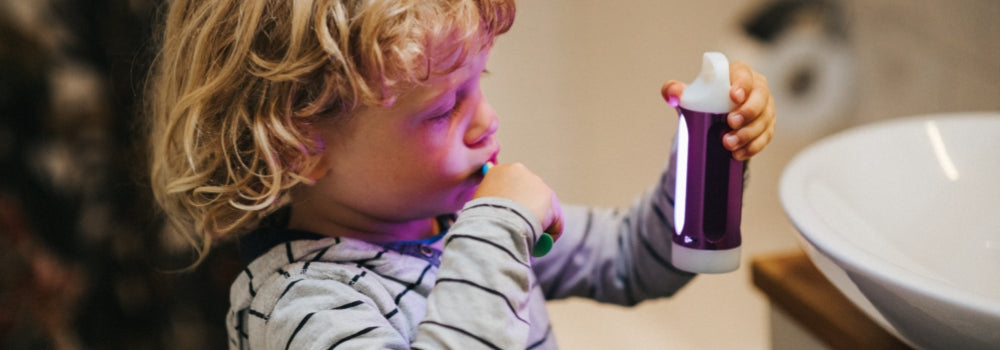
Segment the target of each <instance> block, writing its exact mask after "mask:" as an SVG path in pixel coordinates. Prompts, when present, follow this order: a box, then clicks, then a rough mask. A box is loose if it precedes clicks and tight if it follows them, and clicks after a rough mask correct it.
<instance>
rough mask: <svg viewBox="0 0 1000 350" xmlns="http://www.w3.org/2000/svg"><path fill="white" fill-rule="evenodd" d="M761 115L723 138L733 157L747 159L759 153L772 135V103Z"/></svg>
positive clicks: (773, 123)
mask: <svg viewBox="0 0 1000 350" xmlns="http://www.w3.org/2000/svg"><path fill="white" fill-rule="evenodd" d="M762 115H764V116H765V117H760V118H757V119H755V120H754V122H753V123H750V124H749V125H746V126H744V127H743V128H740V129H737V130H734V131H731V132H730V133H728V134H727V135H726V136H725V138H724V139H723V144H724V145H725V147H726V148H727V149H729V150H731V151H733V158H736V159H737V160H741V161H742V160H747V159H749V158H750V157H753V156H754V155H756V154H757V153H760V151H762V150H763V149H764V147H765V146H767V144H768V143H770V142H771V139H772V138H773V136H774V126H775V118H774V104H773V103H770V104H768V108H766V109H765V110H764V111H763V112H762Z"/></svg>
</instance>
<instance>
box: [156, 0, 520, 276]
mask: <svg viewBox="0 0 1000 350" xmlns="http://www.w3.org/2000/svg"><path fill="white" fill-rule="evenodd" d="M514 13H515V6H514V3H513V0H435V1H429V0H398V1H379V0H294V1H293V0H213V1H202V0H174V1H173V2H172V4H171V5H170V9H169V12H168V13H167V17H166V22H165V24H164V28H163V30H162V31H161V32H162V37H160V38H159V40H160V41H161V45H162V49H161V51H160V53H159V55H158V56H157V58H156V61H155V64H154V68H153V70H152V71H151V76H150V79H149V81H148V86H149V87H148V105H149V110H150V112H149V114H150V115H151V117H152V120H151V125H150V142H151V144H150V147H151V148H150V149H151V160H152V165H151V171H152V173H151V182H152V188H153V193H154V196H155V198H156V201H157V203H158V204H159V205H160V207H161V208H162V209H163V211H164V212H165V214H166V217H167V218H168V221H169V223H170V224H171V226H172V228H173V230H174V231H175V232H176V233H178V234H180V235H181V237H183V238H184V239H185V240H186V241H187V242H188V243H189V244H190V245H191V246H192V247H194V249H195V251H196V253H197V257H198V260H197V261H196V262H195V263H194V265H198V264H199V263H200V262H201V261H203V260H204V258H205V256H206V255H207V254H208V251H209V250H210V248H211V246H212V242H213V239H218V238H222V237H227V236H232V235H234V234H239V233H242V232H245V231H248V230H250V229H253V228H254V227H256V226H257V225H258V223H259V222H260V219H261V218H263V217H264V216H266V215H268V214H269V213H271V212H273V211H274V210H276V209H278V208H279V207H281V206H282V205H283V204H284V202H285V201H286V197H287V193H288V191H289V189H291V188H292V187H294V186H296V185H298V184H301V183H309V182H310V180H309V179H308V178H306V177H305V176H303V175H302V174H307V173H308V172H309V171H310V170H311V169H312V168H313V167H314V166H315V165H316V163H317V161H318V158H319V157H318V156H317V155H318V153H319V152H320V151H321V150H322V147H323V142H322V140H319V139H318V137H317V136H316V135H314V134H313V133H311V132H310V128H309V127H308V125H309V124H311V123H315V122H317V121H319V120H322V119H328V118H343V117H348V116H350V115H351V114H352V112H353V111H355V110H357V109H358V108H359V107H361V106H372V105H378V104H387V103H389V102H390V101H392V100H393V99H394V98H395V96H397V95H398V94H400V93H402V91H404V90H405V89H406V87H407V86H412V84H420V83H422V82H424V81H426V80H427V78H429V77H430V76H431V75H433V74H438V73H443V72H447V71H449V70H452V69H455V68H457V67H458V66H459V65H460V64H461V63H463V61H464V57H467V56H468V55H470V54H474V53H476V52H478V51H479V50H482V49H484V48H485V47H487V46H489V45H492V42H493V40H494V38H495V37H496V36H498V35H500V34H502V33H504V32H506V31H507V30H508V29H509V28H510V26H511V24H512V23H513V20H514ZM456 55H457V56H456ZM441 57H459V59H458V60H453V59H449V60H448V61H449V62H453V63H452V64H450V65H449V66H441V65H440V64H435V61H436V60H438V59H439V58H441Z"/></svg>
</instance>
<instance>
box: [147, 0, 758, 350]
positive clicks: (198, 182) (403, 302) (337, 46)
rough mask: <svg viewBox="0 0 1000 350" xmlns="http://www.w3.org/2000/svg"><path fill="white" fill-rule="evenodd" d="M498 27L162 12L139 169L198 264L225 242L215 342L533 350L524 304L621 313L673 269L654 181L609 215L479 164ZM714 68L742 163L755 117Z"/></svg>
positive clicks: (483, 18) (385, 12)
mask: <svg viewBox="0 0 1000 350" xmlns="http://www.w3.org/2000/svg"><path fill="white" fill-rule="evenodd" d="M513 19H514V4H513V3H512V1H504V0H480V1H473V0H453V1H443V0H442V1H427V0H414V1H405V0H400V1H369V2H362V1H357V2H355V1H337V0H314V1H284V0H274V1H263V0H262V1H243V0H225V1H223V0H219V1H195V0H175V1H174V2H173V4H172V6H171V9H170V13H169V15H168V18H167V23H166V28H165V32H164V37H163V40H164V42H163V51H162V53H161V55H160V56H159V61H158V62H157V70H156V71H155V72H154V74H155V75H154V80H153V81H152V85H151V86H152V95H151V96H152V99H153V101H152V107H153V108H152V114H153V116H154V125H153V132H152V136H153V140H152V142H153V144H152V147H153V167H152V181H153V187H154V190H155V193H156V197H157V200H158V202H159V204H160V205H161V206H162V207H163V208H164V209H165V211H166V213H167V214H168V217H169V218H170V219H171V221H172V223H173V224H174V227H175V228H176V229H177V231H178V232H179V233H181V234H183V235H185V237H187V238H188V239H189V240H190V242H191V243H192V245H194V246H195V247H196V248H197V249H198V252H199V255H200V256H201V257H204V255H205V254H207V253H208V250H209V248H210V246H211V244H212V242H213V241H215V240H217V239H224V238H229V237H235V236H239V239H240V244H241V247H242V248H243V251H242V253H243V254H244V255H245V260H246V261H245V263H246V268H245V270H244V271H243V272H242V273H241V274H240V275H239V276H238V277H237V278H236V281H235V282H234V283H233V286H232V290H231V308H230V313H229V315H228V322H227V323H228V329H229V341H230V348H233V349H237V348H239V349H245V348H258V349H261V348H283V349H289V348H336V347H338V346H340V347H341V348H352V349H355V348H357V349H383V348H393V349H404V348H423V349H435V348H456V349H475V348H494V349H523V348H534V349H549V348H555V347H556V344H555V338H554V337H553V336H552V334H550V333H551V328H550V327H549V322H548V318H547V314H546V312H545V304H544V303H545V300H546V299H555V298H566V297H570V296H582V297H588V298H593V299H596V300H599V301H604V302H612V303H619V304H624V305H631V304H635V303H637V302H639V301H641V300H644V299H649V298H656V297H663V296H669V295H671V294H673V293H674V292H675V291H677V290H678V289H679V288H680V287H681V286H683V285H684V284H685V283H687V282H688V281H689V280H690V279H691V278H692V277H693V274H690V273H687V272H683V271H680V270H677V269H676V268H674V267H673V266H671V265H670V263H669V261H670V249H671V248H670V236H671V230H672V228H671V227H672V224H671V222H672V216H673V210H672V206H673V203H672V191H673V186H672V182H673V181H674V180H673V177H672V175H671V173H670V172H669V171H667V172H665V173H664V176H663V177H662V180H661V181H660V182H659V183H658V184H656V186H655V187H654V189H653V190H652V191H650V192H648V193H647V194H646V195H645V196H643V197H642V198H641V199H640V200H639V201H638V202H637V204H636V205H634V206H633V207H632V208H630V209H628V210H623V211H611V210H600V209H590V208H583V207H576V206H568V207H566V208H565V209H563V208H561V206H560V204H559V201H558V199H557V198H556V196H555V194H554V193H553V192H552V190H551V189H550V188H549V187H548V186H547V185H546V184H545V182H544V181H542V180H541V179H540V178H538V177H537V176H536V175H534V174H533V173H532V172H531V171H529V170H528V169H527V168H525V167H524V166H523V165H520V164H501V165H498V166H496V167H495V168H493V169H492V170H490V171H489V173H488V174H487V175H486V176H483V175H482V174H481V172H480V168H481V166H482V165H483V164H484V163H487V162H489V161H495V160H496V159H497V154H498V152H499V146H498V144H497V140H496V137H495V133H496V131H497V127H498V119H497V116H496V114H495V113H494V111H493V109H492V108H491V107H490V105H489V104H488V103H487V102H486V99H485V96H483V92H482V91H481V89H480V86H479V79H480V76H481V75H482V73H483V72H484V70H485V65H486V61H487V59H488V56H489V52H490V49H491V47H492V43H493V41H494V39H495V38H496V36H498V35H500V34H502V33H504V32H506V31H507V29H508V28H509V27H510V25H511V23H512V22H513ZM731 70H732V72H733V73H732V78H733V82H734V84H733V86H734V88H733V90H732V93H731V95H732V96H731V97H732V98H733V100H734V102H736V104H737V105H738V107H737V108H736V109H735V110H734V112H733V113H732V115H731V116H730V118H729V122H730V124H731V125H732V126H734V128H735V131H734V132H732V133H731V134H730V135H728V136H727V138H726V139H725V140H724V142H725V145H726V147H727V148H728V149H730V150H732V151H733V154H734V156H735V157H737V158H738V159H741V160H745V159H748V158H749V157H751V156H753V155H754V154H756V153H757V152H759V151H760V150H761V149H762V148H763V147H764V146H765V145H766V144H767V143H768V142H769V140H770V137H771V134H772V133H773V125H774V119H775V116H774V109H773V103H772V101H771V98H770V94H769V92H768V90H767V86H766V82H765V81H764V79H763V77H761V76H759V75H757V74H756V73H754V72H753V71H752V70H750V69H749V68H748V67H746V66H745V65H741V64H734V65H733V66H732V69H731ZM683 88H684V86H683V84H680V83H677V82H668V83H667V84H665V85H664V88H663V90H662V94H663V95H664V97H665V98H667V97H671V96H678V95H679V94H680V93H681V91H682V90H683ZM543 232H547V233H550V234H551V235H553V236H554V237H555V238H556V239H558V242H557V244H556V245H555V248H554V249H553V250H552V251H551V252H550V253H549V255H547V256H545V257H543V258H538V259H533V258H531V257H530V251H531V247H532V246H533V245H534V244H535V242H536V240H537V239H539V236H540V235H541V234H542V233H543ZM199 262H200V260H199Z"/></svg>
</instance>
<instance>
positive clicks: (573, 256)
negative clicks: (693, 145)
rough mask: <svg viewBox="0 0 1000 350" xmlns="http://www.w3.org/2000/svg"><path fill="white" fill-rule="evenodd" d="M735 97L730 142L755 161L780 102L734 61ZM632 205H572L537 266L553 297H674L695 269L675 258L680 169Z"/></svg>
mask: <svg viewBox="0 0 1000 350" xmlns="http://www.w3.org/2000/svg"><path fill="white" fill-rule="evenodd" d="M730 80H731V81H732V89H731V90H730V98H731V99H732V100H733V102H734V103H735V104H736V108H735V109H734V110H733V111H732V112H731V113H730V114H729V116H728V121H729V124H730V126H731V127H733V129H734V130H733V131H732V132H730V133H729V134H727V135H726V137H725V138H724V140H723V143H724V145H725V147H726V148H727V149H729V150H730V151H732V152H733V157H735V158H737V159H740V160H747V159H749V158H750V157H752V156H754V155H756V154H757V153H759V152H760V151H761V150H763V148H764V147H765V146H766V145H767V144H768V143H769V142H770V141H771V137H772V135H773V133H774V124H775V110H774V101H773V99H772V98H771V94H770V91H769V90H768V86H767V80H766V79H765V78H764V77H763V76H761V75H760V74H758V73H757V72H754V71H753V70H752V69H750V67H749V66H747V65H746V64H743V63H739V62H736V63H733V64H731V65H730ZM684 87H685V86H684V84H683V83H680V82H676V81H671V82H668V83H666V84H664V85H663V88H662V89H661V93H662V95H663V97H664V99H666V100H668V101H670V100H671V99H677V98H678V97H679V96H680V94H681V93H682V92H683V90H684ZM674 152H676V148H675V149H674V150H673V151H672V153H671V158H672V159H671V160H670V163H669V164H670V167H669V168H668V169H667V170H666V171H665V172H664V173H663V175H662V177H661V179H660V181H659V182H658V183H657V185H656V186H655V187H654V188H653V189H652V190H651V191H650V192H648V193H646V194H645V195H644V196H642V197H641V198H640V199H639V201H638V202H637V203H636V204H635V205H633V206H632V207H631V208H628V209H627V210H621V211H618V210H607V209H596V208H583V207H575V206H567V207H566V208H565V211H564V218H565V224H564V225H565V229H564V235H563V238H562V241H560V243H559V244H557V245H556V246H555V248H553V251H552V252H551V253H550V255H549V256H546V257H545V258H542V259H539V260H538V261H537V263H536V264H535V265H534V269H535V272H536V275H537V276H538V278H539V281H540V283H541V284H542V287H543V290H544V291H545V293H546V298H548V299H555V298H565V297H569V296H581V297H588V298H593V299H596V300H599V301H604V302H612V303H618V304H625V305H632V304H635V303H637V302H639V301H642V300H645V299H649V298H655V297H663V296H669V295H672V294H673V293H675V292H676V291H677V290H678V289H680V288H681V287H682V286H684V284H686V283H687V282H688V281H690V279H691V278H692V277H693V276H694V274H691V273H688V272H684V271H680V270H678V269H677V268H675V267H674V266H673V265H671V264H670V260H671V259H670V258H671V235H672V234H673V222H674V217H673V215H674V193H673V192H674V181H675V178H674V169H673V166H674V165H675V161H674V159H673V157H675V156H676V154H675V153H674Z"/></svg>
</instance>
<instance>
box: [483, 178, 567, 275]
mask: <svg viewBox="0 0 1000 350" xmlns="http://www.w3.org/2000/svg"><path fill="white" fill-rule="evenodd" d="M494 165H496V164H493V162H486V163H485V164H483V167H482V168H480V169H479V172H480V173H482V175H483V176H486V173H488V172H490V169H492V168H493V166H494ZM554 244H555V239H553V238H552V235H550V234H548V233H542V236H541V237H538V241H537V242H535V247H534V248H531V256H533V257H536V258H541V257H543V256H545V254H548V253H549V251H551V250H552V246H553V245H554Z"/></svg>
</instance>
